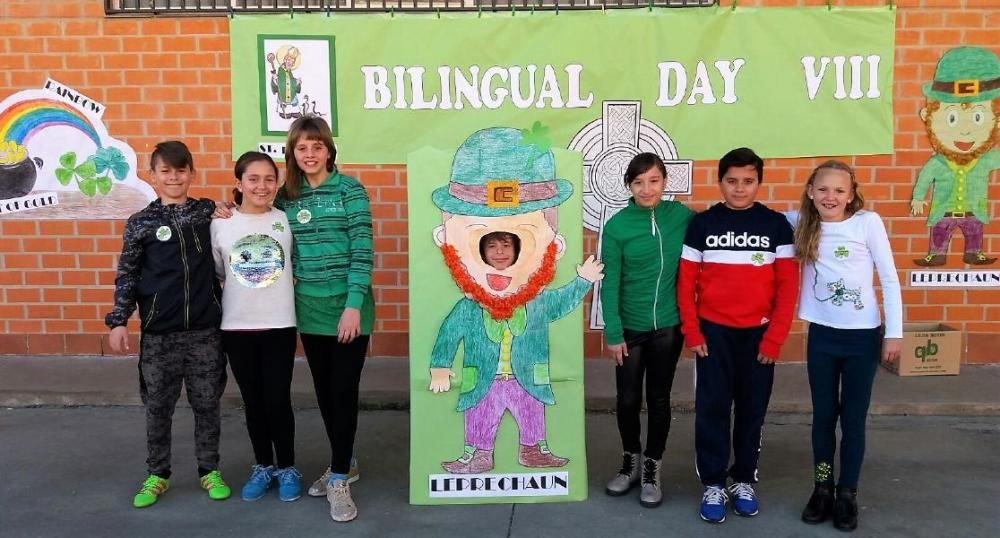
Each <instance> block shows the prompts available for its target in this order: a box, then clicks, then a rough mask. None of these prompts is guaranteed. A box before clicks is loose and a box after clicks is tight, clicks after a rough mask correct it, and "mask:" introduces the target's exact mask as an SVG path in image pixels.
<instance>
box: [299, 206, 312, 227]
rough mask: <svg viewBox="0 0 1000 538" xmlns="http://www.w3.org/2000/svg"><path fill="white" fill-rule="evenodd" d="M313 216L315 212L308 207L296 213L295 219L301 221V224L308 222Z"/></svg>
mask: <svg viewBox="0 0 1000 538" xmlns="http://www.w3.org/2000/svg"><path fill="white" fill-rule="evenodd" d="M312 218H313V214H312V212H310V211H309V210H308V209H300V210H299V212H298V213H296V214H295V220H297V221H299V223H300V224H308V223H309V221H311V220H312Z"/></svg>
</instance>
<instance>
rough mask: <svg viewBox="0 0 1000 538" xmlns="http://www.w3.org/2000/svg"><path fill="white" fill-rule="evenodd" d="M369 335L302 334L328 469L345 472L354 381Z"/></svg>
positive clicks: (354, 412) (353, 428)
mask: <svg viewBox="0 0 1000 538" xmlns="http://www.w3.org/2000/svg"><path fill="white" fill-rule="evenodd" d="M368 339H369V335H367V334H365V335H361V336H359V337H357V338H355V339H354V341H352V342H350V343H347V344H341V343H340V342H337V337H336V336H326V335H319V334H303V335H302V347H303V348H304V349H305V352H306V360H307V361H309V370H310V371H312V378H313V386H314V387H315V388H316V401H317V402H318V403H319V411H320V414H321V415H323V425H324V426H326V435H327V437H328V438H329V439H330V451H331V455H330V470H331V471H332V472H334V473H336V474H345V475H346V474H347V473H348V471H350V467H351V455H352V454H353V452H354V435H355V434H356V433H357V431H358V385H359V384H360V383H361V369H362V368H364V366H365V353H366V352H367V351H368Z"/></svg>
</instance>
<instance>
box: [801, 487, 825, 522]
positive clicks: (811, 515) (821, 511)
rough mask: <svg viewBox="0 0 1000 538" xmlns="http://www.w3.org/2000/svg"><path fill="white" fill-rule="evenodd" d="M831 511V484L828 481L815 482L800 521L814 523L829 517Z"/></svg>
mask: <svg viewBox="0 0 1000 538" xmlns="http://www.w3.org/2000/svg"><path fill="white" fill-rule="evenodd" d="M832 513H833V484H832V483H829V482H817V483H816V487H815V488H813V494H812V497H809V504H807V505H806V508H805V510H803V511H802V521H805V522H806V523H810V524H812V525H816V524H818V523H823V522H824V521H826V520H828V519H830V515H831V514H832Z"/></svg>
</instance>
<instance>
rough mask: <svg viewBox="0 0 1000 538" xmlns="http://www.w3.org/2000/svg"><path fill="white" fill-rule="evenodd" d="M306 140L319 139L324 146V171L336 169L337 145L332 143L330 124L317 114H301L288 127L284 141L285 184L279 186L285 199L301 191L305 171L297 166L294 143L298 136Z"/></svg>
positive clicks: (296, 142)
mask: <svg viewBox="0 0 1000 538" xmlns="http://www.w3.org/2000/svg"><path fill="white" fill-rule="evenodd" d="M301 137H305V139H306V140H319V141H320V142H322V143H323V145H324V146H326V149H327V151H328V152H329V153H330V156H329V157H328V158H327V159H326V171H327V172H333V171H334V170H335V169H336V167H337V166H336V165H335V164H334V162H335V161H336V160H337V147H336V146H334V144H333V134H332V133H331V132H330V126H329V125H327V123H326V121H325V120H324V119H323V118H320V117H318V116H303V117H301V118H299V119H297V120H295V121H294V122H292V125H291V127H289V129H288V141H287V142H286V143H285V171H286V173H285V176H286V177H285V185H284V186H283V187H282V188H281V189H282V191H283V194H284V197H285V199H286V200H294V199H296V198H298V197H299V194H300V193H301V192H302V182H303V181H305V180H306V175H305V173H303V172H302V169H301V168H299V163H298V162H297V161H296V160H295V144H298V142H299V138H301Z"/></svg>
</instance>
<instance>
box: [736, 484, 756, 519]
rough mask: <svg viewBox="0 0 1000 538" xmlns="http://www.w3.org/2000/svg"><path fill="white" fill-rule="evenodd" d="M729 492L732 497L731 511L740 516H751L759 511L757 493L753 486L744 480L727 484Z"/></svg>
mask: <svg viewBox="0 0 1000 538" xmlns="http://www.w3.org/2000/svg"><path fill="white" fill-rule="evenodd" d="M729 494H730V495H732V497H733V512H735V513H736V515H738V516H740V517H753V516H755V515H757V513H758V512H759V511H760V510H759V508H760V505H759V503H758V502H757V494H756V493H755V492H754V490H753V486H752V485H750V484H748V483H746V482H736V483H734V484H733V485H731V486H729Z"/></svg>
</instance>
